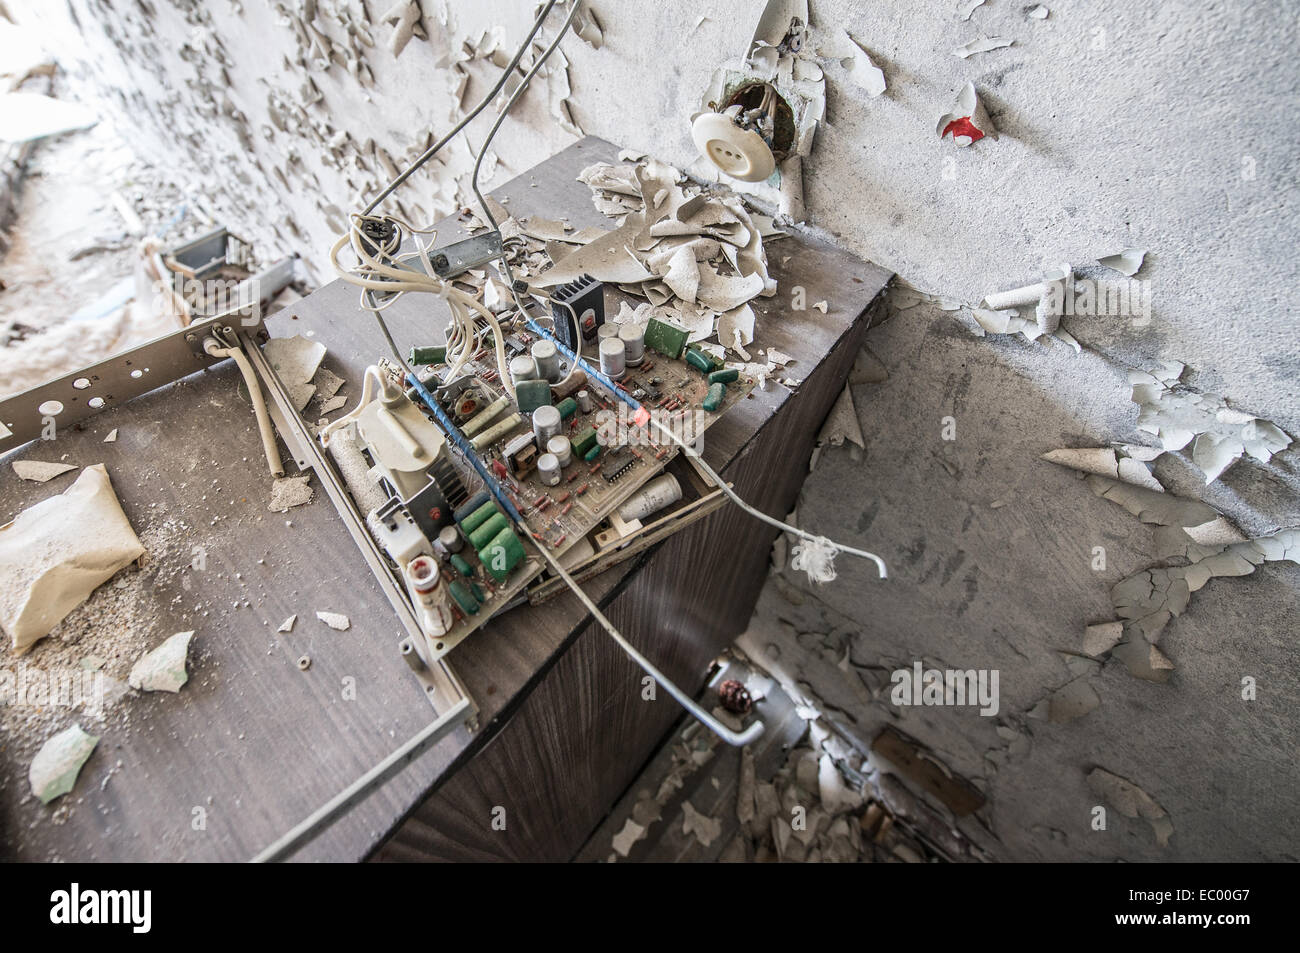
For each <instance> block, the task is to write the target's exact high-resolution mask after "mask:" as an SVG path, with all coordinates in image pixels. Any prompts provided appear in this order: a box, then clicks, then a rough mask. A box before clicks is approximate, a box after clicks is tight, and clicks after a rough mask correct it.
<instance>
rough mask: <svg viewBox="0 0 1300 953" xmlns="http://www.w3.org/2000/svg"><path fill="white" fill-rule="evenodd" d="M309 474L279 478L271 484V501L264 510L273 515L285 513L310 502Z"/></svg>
mask: <svg viewBox="0 0 1300 953" xmlns="http://www.w3.org/2000/svg"><path fill="white" fill-rule="evenodd" d="M313 495H314V491H313V490H312V487H311V474H309V473H308V474H304V475H302V476H291V477H281V478H280V479H278V480H276V481H275V482H274V483H272V484H271V499H270V502H268V503H267V504H266V508H267V509H268V510H271V511H272V512H273V513H285V512H287V511H288V510H289V509H290V508H291V507H294V506H302V505H304V504H306V503H310V502H311V501H312V497H313Z"/></svg>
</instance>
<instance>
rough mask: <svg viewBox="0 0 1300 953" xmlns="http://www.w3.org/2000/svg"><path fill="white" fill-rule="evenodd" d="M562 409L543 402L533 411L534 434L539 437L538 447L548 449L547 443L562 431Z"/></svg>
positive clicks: (542, 449) (543, 449)
mask: <svg viewBox="0 0 1300 953" xmlns="http://www.w3.org/2000/svg"><path fill="white" fill-rule="evenodd" d="M560 426H561V423H560V409H559V408H558V407H553V406H552V405H550V404H543V405H542V406H541V407H538V408H537V409H536V410H534V411H533V435H534V436H535V437H536V438H537V449H538V450H541V451H545V450H546V444H547V443H548V442H549V441H550V439H551V438H552V437H555V436H558V435H559V433H560Z"/></svg>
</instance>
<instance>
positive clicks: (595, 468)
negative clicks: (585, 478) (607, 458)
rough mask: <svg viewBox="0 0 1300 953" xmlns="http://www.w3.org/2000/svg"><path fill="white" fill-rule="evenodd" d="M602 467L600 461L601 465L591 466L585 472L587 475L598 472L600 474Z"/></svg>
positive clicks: (602, 464) (602, 463)
mask: <svg viewBox="0 0 1300 953" xmlns="http://www.w3.org/2000/svg"><path fill="white" fill-rule="evenodd" d="M604 465H605V464H604V462H603V461H602V462H601V463H596V464H593V465H591V466H589V467H587V472H588V473H599V472H600V468H601V467H603V466H604Z"/></svg>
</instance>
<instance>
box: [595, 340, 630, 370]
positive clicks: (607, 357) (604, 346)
mask: <svg viewBox="0 0 1300 953" xmlns="http://www.w3.org/2000/svg"><path fill="white" fill-rule="evenodd" d="M624 353H625V349H624V347H623V339H622V338H619V337H616V336H615V337H607V338H605V339H604V340H603V341H601V342H600V372H601V373H602V374H604V375H605V376H606V377H608V378H609V379H610V380H613V381H618V380H622V379H623V377H624V375H625V374H627V367H626V366H625V365H624Z"/></svg>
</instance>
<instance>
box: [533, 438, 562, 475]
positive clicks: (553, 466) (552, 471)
mask: <svg viewBox="0 0 1300 953" xmlns="http://www.w3.org/2000/svg"><path fill="white" fill-rule="evenodd" d="M560 439H561V440H563V439H564V438H563V437H561V438H560ZM537 478H538V479H539V480H541V481H542V482H543V483H544V484H546V485H547V486H555V485H556V484H558V483H559V482H560V479H561V474H560V461H559V460H558V459H557V458H556V456H555V454H553V453H544V454H542V455H541V456H540V457H538V458H537Z"/></svg>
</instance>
